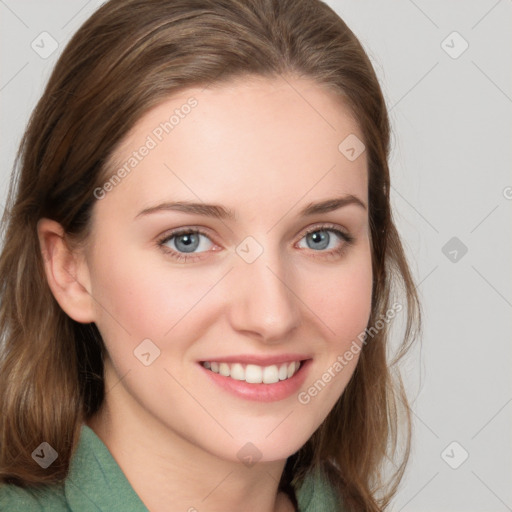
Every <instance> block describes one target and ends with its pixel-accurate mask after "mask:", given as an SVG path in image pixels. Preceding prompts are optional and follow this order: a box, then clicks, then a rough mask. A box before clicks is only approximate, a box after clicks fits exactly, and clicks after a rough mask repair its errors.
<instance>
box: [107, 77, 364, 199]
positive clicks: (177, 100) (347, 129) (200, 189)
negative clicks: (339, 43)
mask: <svg viewBox="0 0 512 512" xmlns="http://www.w3.org/2000/svg"><path fill="white" fill-rule="evenodd" d="M354 137H355V139H353V138H354ZM362 139H363V135H362V133H361V131H360V128H359V126H358V123H357V121H356V120H355V119H354V118H353V116H352V114H351V112H350V110H349V108H348V107H347V106H346V105H345V104H344V103H343V100H342V99H341V97H340V96H336V95H335V94H334V93H333V92H332V91H330V90H328V89H327V88H325V87H323V86H321V85H319V84H317V83H316V82H314V81H312V80H309V79H303V78H293V77H291V76H282V77H277V78H262V77H256V78H255V77H250V78H248V77H246V78H239V79H237V80H234V81H232V82H230V83H226V84H220V85H213V86H209V87H206V88H204V87H203V88H190V89H187V90H185V91H182V92H180V93H179V94H176V95H174V96H172V97H169V98H168V99H167V100H165V101H164V102H162V103H161V104H159V105H158V106H156V107H154V108H153V109H151V110H150V111H149V112H147V113H146V114H145V115H144V116H143V117H142V118H141V119H140V120H139V121H138V122H137V123H136V124H135V126H134V127H133V128H132V130H131V131H130V133H129V134H128V136H127V137H126V138H125V140H124V141H123V143H122V144H121V145H120V146H119V147H118V148H117V150H116V151H115V154H114V158H113V161H112V165H111V166H110V169H111V172H116V169H119V168H120V167H122V166H124V167H125V168H126V169H127V170H128V171H129V172H128V173H126V174H128V176H127V177H126V178H125V179H123V183H121V184H120V185H119V186H116V187H115V190H113V192H112V193H110V195H111V197H114V195H116V194H117V195H118V196H119V195H120V194H121V192H122V193H123V194H125V195H126V198H128V197H129V196H131V198H132V199H133V201H135V202H137V203H138V205H139V206H141V205H142V206H144V204H143V203H148V202H152V201H155V200H158V199H160V198H161V199H167V198H168V197H169V196H174V195H176V194H179V195H180V197H182V198H183V199H196V200H197V199H198V198H200V199H204V200H208V202H210V200H211V201H212V202H218V201H221V202H222V203H225V202H226V200H233V201H235V202H236V201H240V200H242V201H243V202H244V204H246V205H251V204H252V205H255V206H256V205H259V206H260V207H265V205H267V204H272V203H273V201H275V200H276V199H279V198H281V199H283V198H288V199H286V200H285V202H289V200H291V199H292V198H295V201H297V200H300V198H301V197H305V196H306V195H309V196H310V197H309V196H308V197H309V199H313V198H314V197H315V195H320V196H322V197H324V196H325V195H326V194H328V193H331V195H334V194H336V193H346V194H355V195H359V196H361V198H362V199H363V200H365V201H366V188H367V172H366V165H367V162H366V154H365V152H364V151H363V152H362V153H361V154H360V155H359V156H358V158H356V159H349V158H347V154H346V153H345V152H344V150H345V149H346V148H345V147H344V146H346V143H345V142H344V141H347V140H349V141H352V140H356V141H359V142H360V144H361V145H362V142H361V141H362ZM144 147H148V148H150V149H148V150H144V151H140V150H142V149H143V148H144ZM362 147H364V146H362ZM357 149H358V151H359V150H360V148H359V147H358V148H357ZM141 152H143V153H144V156H142V157H141V155H140V153H141ZM183 195H185V196H187V197H183ZM155 196H159V197H155ZM160 196H161V197H160ZM217 198H218V201H217ZM290 206H291V205H290Z"/></svg>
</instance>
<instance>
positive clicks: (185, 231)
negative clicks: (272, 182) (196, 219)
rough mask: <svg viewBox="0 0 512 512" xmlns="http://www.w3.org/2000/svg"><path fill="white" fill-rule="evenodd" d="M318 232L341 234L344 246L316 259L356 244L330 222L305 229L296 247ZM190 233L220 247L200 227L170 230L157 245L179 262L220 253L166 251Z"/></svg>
mask: <svg viewBox="0 0 512 512" xmlns="http://www.w3.org/2000/svg"><path fill="white" fill-rule="evenodd" d="M316 231H334V232H336V233H339V234H340V235H341V238H342V241H343V244H342V247H341V248H340V249H334V250H330V251H318V254H314V255H313V256H314V257H329V256H336V255H337V254H341V253H342V252H343V251H344V249H345V246H346V245H350V244H352V242H354V240H355V238H354V237H353V236H352V235H350V233H349V232H348V230H346V229H345V228H343V227H341V226H339V225H337V224H332V223H329V222H323V223H322V222H318V223H315V224H313V225H311V226H308V227H307V228H304V229H303V230H302V231H301V233H300V235H299V237H298V239H297V240H296V242H295V243H294V245H295V244H297V243H298V242H300V240H302V239H303V238H304V237H305V236H307V235H308V234H311V233H314V232H316ZM190 233H197V234H200V235H203V236H205V237H207V238H208V239H209V240H210V241H211V242H212V244H214V245H217V246H219V244H217V243H216V242H215V240H214V239H213V238H214V237H213V236H212V235H211V233H210V232H209V230H208V229H206V228H203V227H200V226H184V227H181V228H176V229H174V230H170V231H168V232H167V233H164V234H163V235H162V236H159V237H158V239H157V245H158V246H159V247H160V248H161V249H162V250H164V251H165V252H166V253H167V254H169V255H170V256H171V257H172V258H173V259H175V260H178V261H179V260H185V261H186V260H187V259H190V260H196V259H202V258H203V257H204V256H202V255H203V254H206V253H208V252H217V251H218V249H213V250H210V251H203V252H200V253H181V252H178V251H175V250H174V249H170V248H167V249H166V248H165V245H164V244H165V243H167V242H168V241H169V240H171V239H172V238H174V237H178V236H180V235H184V234H190ZM301 250H304V249H301ZM313 252H317V251H313Z"/></svg>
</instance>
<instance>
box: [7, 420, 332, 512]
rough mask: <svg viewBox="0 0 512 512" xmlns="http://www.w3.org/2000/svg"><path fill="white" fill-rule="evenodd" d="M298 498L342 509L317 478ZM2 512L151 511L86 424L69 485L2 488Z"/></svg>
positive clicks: (303, 510) (306, 510)
mask: <svg viewBox="0 0 512 512" xmlns="http://www.w3.org/2000/svg"><path fill="white" fill-rule="evenodd" d="M296 495H297V501H298V503H299V511H300V512H341V511H342V507H341V506H340V504H339V501H338V500H337V498H336V494H335V493H334V491H333V489H331V487H330V486H328V485H327V483H326V482H325V481H324V480H323V479H322V478H320V477H319V475H315V476H309V477H308V478H306V479H305V481H304V483H303V485H302V486H301V487H300V488H299V489H297V490H296ZM192 505H193V504H192ZM192 510H193V509H192ZM0 511H1V512H36V511H37V512H42V511H43V512H148V509H147V507H146V506H145V505H144V503H143V502H142V501H141V499H140V498H139V496H138V495H137V494H136V492H135V491H134V490H133V488H132V486H131V485H130V483H129V482H128V480H127V479H126V477H125V475H124V473H123V472H122V470H121V468H120V467H119V465H118V464H117V462H116V461H115V460H114V458H113V457H112V455H111V454H110V452H109V451H108V448H107V447H106V446H105V444H104V443H103V442H102V441H101V439H100V438H99V437H98V436H97V435H96V434H95V433H94V431H93V430H92V429H90V428H89V427H88V426H86V425H83V426H82V431H81V435H80V441H79V443H78V447H77V450H76V452H75V454H74V456H73V458H72V460H71V465H70V469H69V473H68V477H67V478H66V479H65V481H64V482H63V483H62V484H56V485H47V486H41V487H31V488H21V487H18V486H16V485H8V484H0Z"/></svg>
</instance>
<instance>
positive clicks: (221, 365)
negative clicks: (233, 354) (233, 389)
mask: <svg viewBox="0 0 512 512" xmlns="http://www.w3.org/2000/svg"><path fill="white" fill-rule="evenodd" d="M201 364H202V366H203V367H204V368H206V369H207V370H210V371H212V372H213V373H218V374H219V375H222V376H223V377H229V378H231V379H234V380H239V381H244V382H247V383H249V384H276V383H277V382H280V381H284V380H288V379H291V378H292V377H293V376H294V375H295V374H296V373H297V372H298V371H299V369H300V367H301V364H302V361H290V362H284V363H280V364H272V365H269V366H260V365H257V364H244V363H228V362H218V361H203V362H202V363H201Z"/></svg>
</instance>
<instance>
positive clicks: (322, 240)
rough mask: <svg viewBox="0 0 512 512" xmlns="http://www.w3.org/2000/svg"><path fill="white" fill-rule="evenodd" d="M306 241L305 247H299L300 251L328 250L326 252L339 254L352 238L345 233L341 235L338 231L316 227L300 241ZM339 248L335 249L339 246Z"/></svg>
mask: <svg viewBox="0 0 512 512" xmlns="http://www.w3.org/2000/svg"><path fill="white" fill-rule="evenodd" d="M302 240H305V241H306V245H307V247H304V246H302V247H301V246H300V244H299V247H301V249H304V248H308V249H312V250H313V251H324V250H325V249H330V251H327V252H335V253H336V252H339V251H340V250H341V249H343V248H344V246H345V245H346V244H350V243H351V242H352V241H353V238H352V237H351V236H349V235H348V234H346V233H343V232H342V231H340V230H339V229H334V228H327V227H322V226H321V227H316V228H313V229H311V230H309V231H308V232H307V233H306V234H305V235H304V237H303V238H302V239H301V241H302ZM340 242H341V248H337V246H339V245H340Z"/></svg>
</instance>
